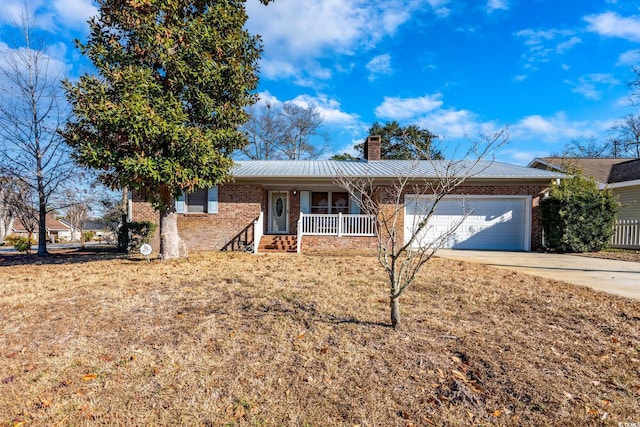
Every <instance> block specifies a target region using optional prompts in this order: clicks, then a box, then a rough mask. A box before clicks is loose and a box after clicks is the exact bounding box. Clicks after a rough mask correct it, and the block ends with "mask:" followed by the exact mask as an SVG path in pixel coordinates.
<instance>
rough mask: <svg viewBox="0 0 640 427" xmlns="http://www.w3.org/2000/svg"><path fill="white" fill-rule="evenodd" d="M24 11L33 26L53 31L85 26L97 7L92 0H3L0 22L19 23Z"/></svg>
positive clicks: (96, 10) (96, 11)
mask: <svg viewBox="0 0 640 427" xmlns="http://www.w3.org/2000/svg"><path fill="white" fill-rule="evenodd" d="M25 7H26V10H25ZM25 12H26V14H27V15H28V16H29V17H30V18H31V20H32V25H33V27H35V28H40V29H43V30H45V31H50V32H54V31H59V30H60V29H65V28H69V27H71V28H76V29H78V28H83V27H85V26H86V25H87V20H88V19H89V18H90V17H92V16H94V15H96V14H97V13H98V8H97V7H95V6H94V2H93V1H92V0H53V1H46V0H27V1H26V2H25V1H24V0H3V1H2V7H0V22H4V23H7V24H11V25H20V22H21V16H23V15H25Z"/></svg>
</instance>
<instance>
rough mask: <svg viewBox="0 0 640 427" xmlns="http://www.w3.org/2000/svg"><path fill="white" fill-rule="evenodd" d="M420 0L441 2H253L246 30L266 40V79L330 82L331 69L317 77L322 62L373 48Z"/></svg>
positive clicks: (365, 0) (248, 3) (249, 10)
mask: <svg viewBox="0 0 640 427" xmlns="http://www.w3.org/2000/svg"><path fill="white" fill-rule="evenodd" d="M421 1H422V2H424V1H428V2H429V3H432V2H434V1H438V2H441V1H442V0H388V1H384V2H370V1H367V0H321V1H315V2H301V1H297V0H278V1H275V2H273V3H271V4H269V6H267V7H265V6H263V5H262V4H260V3H259V2H257V1H251V2H247V3H246V7H247V13H248V14H249V21H248V24H247V26H248V28H249V30H250V31H251V32H252V33H256V34H260V35H261V36H262V39H263V42H264V54H263V61H262V64H263V65H262V69H263V72H264V74H263V76H264V77H267V78H270V79H279V78H291V77H293V76H295V77H297V78H298V79H301V80H302V81H304V80H305V79H308V78H312V79H325V80H326V79H329V78H330V77H331V76H332V70H325V72H324V73H318V72H317V70H318V68H322V67H320V65H319V63H318V61H319V60H321V59H331V60H332V62H338V61H336V57H340V56H353V55H354V52H355V51H357V50H359V49H362V48H371V47H373V46H375V45H376V44H377V43H378V42H379V41H380V40H381V39H383V38H384V37H388V36H390V35H393V34H395V33H396V31H397V30H398V27H399V26H400V25H402V24H404V23H405V22H407V21H408V20H409V19H411V17H412V13H413V12H414V11H415V10H416V9H417V8H419V7H420V2H421ZM335 67H336V69H338V68H340V67H341V66H340V65H339V64H338V65H335Z"/></svg>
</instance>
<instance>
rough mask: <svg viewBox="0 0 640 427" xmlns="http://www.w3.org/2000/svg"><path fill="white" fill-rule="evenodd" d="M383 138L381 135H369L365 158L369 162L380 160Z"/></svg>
mask: <svg viewBox="0 0 640 427" xmlns="http://www.w3.org/2000/svg"><path fill="white" fill-rule="evenodd" d="M381 144H382V139H381V138H380V135H371V136H368V137H367V139H366V140H365V141H364V158H365V160H367V161H368V162H370V161H372V160H380V145H381Z"/></svg>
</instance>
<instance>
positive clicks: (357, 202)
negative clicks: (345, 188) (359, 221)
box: [349, 193, 361, 214]
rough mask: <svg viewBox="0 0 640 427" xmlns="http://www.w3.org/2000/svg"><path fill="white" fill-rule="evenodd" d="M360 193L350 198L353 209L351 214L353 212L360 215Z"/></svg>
mask: <svg viewBox="0 0 640 427" xmlns="http://www.w3.org/2000/svg"><path fill="white" fill-rule="evenodd" d="M360 197H361V196H360V193H357V194H356V196H355V197H354V196H351V197H349V202H350V203H351V208H350V209H349V212H351V213H352V214H359V213H360Z"/></svg>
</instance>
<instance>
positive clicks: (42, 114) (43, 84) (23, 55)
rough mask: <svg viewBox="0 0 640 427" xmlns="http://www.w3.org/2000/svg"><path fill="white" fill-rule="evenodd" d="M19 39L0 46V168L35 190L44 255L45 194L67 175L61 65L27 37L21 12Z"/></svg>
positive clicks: (40, 249)
mask: <svg viewBox="0 0 640 427" xmlns="http://www.w3.org/2000/svg"><path fill="white" fill-rule="evenodd" d="M21 30H22V36H23V40H22V42H23V43H22V44H21V45H18V44H17V43H14V46H13V48H8V49H6V50H4V51H0V144H1V145H0V171H1V172H2V175H3V176H6V177H9V178H11V179H15V180H17V181H19V182H21V183H22V184H23V185H26V186H28V187H29V188H30V189H32V190H33V191H34V192H35V195H36V200H35V201H34V202H35V205H34V206H31V208H35V209H36V211H37V218H38V231H39V232H38V255H40V256H45V255H47V246H46V244H47V240H46V223H45V217H46V214H47V212H49V211H51V210H52V208H51V207H50V206H49V201H50V198H51V197H52V196H53V195H54V194H56V192H57V191H58V190H59V189H60V188H61V186H62V185H63V184H64V183H65V182H66V181H67V180H68V179H69V178H70V177H71V176H72V174H73V163H72V162H71V160H70V158H69V156H68V153H67V149H66V145H65V144H64V143H63V140H62V138H61V137H60V136H59V134H58V129H59V127H60V126H61V125H62V123H64V119H65V117H63V116H64V114H65V109H64V107H63V104H62V102H63V99H64V95H63V93H62V91H61V85H60V80H61V77H62V76H61V73H62V71H61V70H59V69H58V70H56V69H55V68H56V67H55V65H54V61H52V60H51V58H50V56H49V55H48V54H47V53H46V45H45V44H44V43H41V44H36V42H35V41H34V40H33V38H32V31H31V23H30V21H29V18H28V17H27V16H26V14H25V15H23V16H22V18H21Z"/></svg>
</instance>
